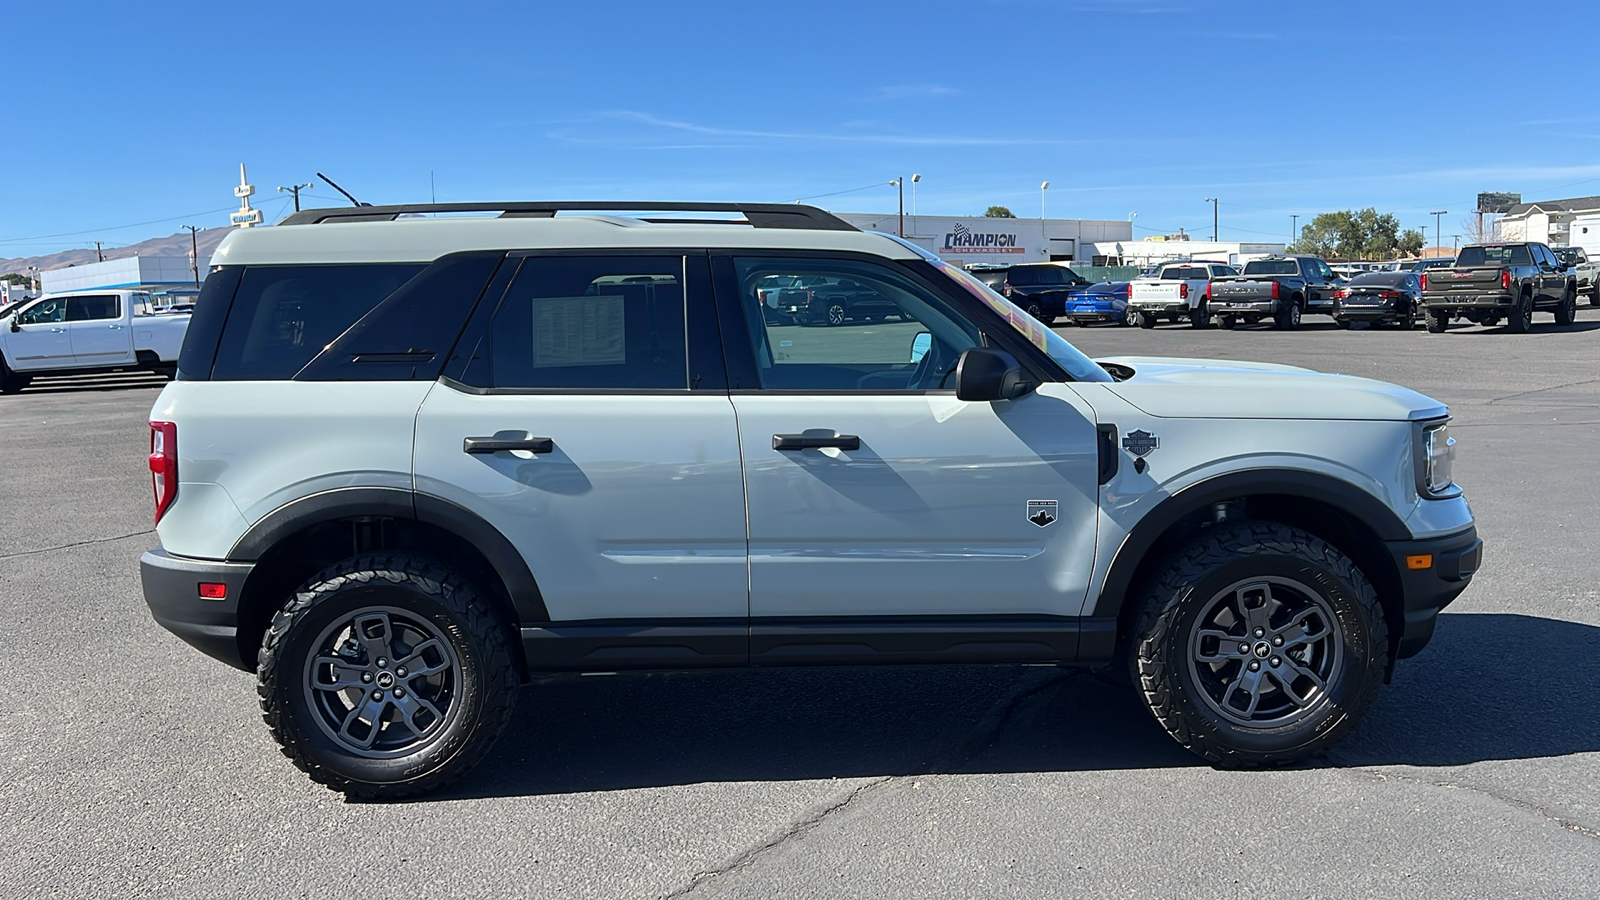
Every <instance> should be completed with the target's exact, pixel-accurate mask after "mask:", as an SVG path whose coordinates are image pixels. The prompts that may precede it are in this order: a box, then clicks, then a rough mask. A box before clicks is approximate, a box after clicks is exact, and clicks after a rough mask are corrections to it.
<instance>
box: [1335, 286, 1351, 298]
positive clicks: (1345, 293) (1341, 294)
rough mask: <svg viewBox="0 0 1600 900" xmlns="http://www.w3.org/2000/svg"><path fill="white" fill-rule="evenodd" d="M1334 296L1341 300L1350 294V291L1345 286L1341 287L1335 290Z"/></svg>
mask: <svg viewBox="0 0 1600 900" xmlns="http://www.w3.org/2000/svg"><path fill="white" fill-rule="evenodd" d="M1333 296H1334V297H1336V298H1338V299H1340V300H1343V299H1344V298H1346V297H1348V296H1350V292H1349V291H1347V290H1345V289H1344V288H1339V289H1338V290H1336V291H1334V292H1333Z"/></svg>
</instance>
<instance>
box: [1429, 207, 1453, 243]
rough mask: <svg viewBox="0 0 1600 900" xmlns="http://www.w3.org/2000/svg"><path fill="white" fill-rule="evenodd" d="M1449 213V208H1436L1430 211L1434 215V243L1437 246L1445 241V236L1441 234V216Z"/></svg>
mask: <svg viewBox="0 0 1600 900" xmlns="http://www.w3.org/2000/svg"><path fill="white" fill-rule="evenodd" d="M1449 214H1450V210H1448V209H1436V210H1434V211H1433V212H1431V213H1428V215H1430V216H1433V245H1434V246H1435V247H1438V246H1440V245H1442V244H1443V243H1444V238H1443V237H1442V236H1440V225H1439V221H1440V217H1442V216H1447V215H1449Z"/></svg>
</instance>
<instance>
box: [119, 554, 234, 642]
mask: <svg viewBox="0 0 1600 900" xmlns="http://www.w3.org/2000/svg"><path fill="white" fill-rule="evenodd" d="M254 567H255V564H254V563H230V562H216V561H214V560H208V559H186V558H184V557H181V556H173V555H172V554H170V553H168V552H167V551H165V550H150V551H148V552H146V553H145V554H144V555H143V556H141V557H139V577H140V580H141V581H143V582H144V602H145V603H146V604H148V605H149V607H150V614H151V615H152V616H153V617H154V618H155V620H156V622H157V623H158V624H159V625H161V627H163V628H165V629H167V630H168V631H170V632H172V633H173V634H175V635H177V636H178V637H180V638H183V640H184V641H185V642H187V643H188V644H190V645H191V646H193V647H194V648H195V649H197V650H199V651H200V652H201V653H204V654H205V655H207V656H210V657H213V658H215V659H220V660H222V661H223V662H225V663H227V664H228V665H230V666H235V667H237V668H240V669H246V670H249V669H253V668H255V666H254V665H253V662H254V661H253V660H249V661H247V660H245V659H244V658H243V655H242V654H241V653H240V650H239V594H240V592H242V591H243V590H244V582H245V579H246V578H249V577H250V571H251V569H253V568H254ZM201 582H206V583H210V584H224V585H227V596H226V598H225V599H222V600H207V599H205V598H203V597H201V596H200V584H201Z"/></svg>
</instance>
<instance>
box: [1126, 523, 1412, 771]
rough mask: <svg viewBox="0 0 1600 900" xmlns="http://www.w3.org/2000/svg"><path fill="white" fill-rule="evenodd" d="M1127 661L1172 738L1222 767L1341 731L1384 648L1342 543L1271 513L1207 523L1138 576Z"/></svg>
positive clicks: (1326, 741)
mask: <svg viewBox="0 0 1600 900" xmlns="http://www.w3.org/2000/svg"><path fill="white" fill-rule="evenodd" d="M1133 641H1134V643H1133V646H1132V652H1131V653H1130V654H1129V656H1130V662H1129V665H1130V672H1131V674H1132V676H1133V679H1134V682H1135V684H1136V685H1137V686H1138V688H1139V690H1140V692H1141V693H1142V694H1143V696H1144V699H1145V702H1146V703H1147V704H1148V705H1149V708H1150V711H1151V712H1152V713H1153V714H1154V715H1155V717H1156V720H1157V721H1158V722H1160V723H1161V726H1162V727H1163V728H1165V729H1166V730H1167V732H1168V733H1169V734H1171V735H1172V736H1173V738H1175V739H1176V740H1177V741H1178V743H1180V744H1182V745H1183V746H1185V747H1187V748H1189V749H1190V750H1191V751H1193V752H1195V753H1197V754H1199V755H1200V756H1203V757H1205V758H1206V759H1208V760H1210V761H1211V762H1213V763H1216V764H1218V765H1221V766H1227V767H1244V766H1260V765H1269V764H1275V763H1286V762H1291V761H1294V760H1297V759H1302V758H1305V757H1308V756H1312V755H1315V754H1317V753H1319V752H1321V751H1322V750H1324V749H1326V748H1327V747H1329V746H1331V745H1332V744H1334V743H1335V742H1337V741H1338V740H1339V739H1340V738H1342V737H1343V736H1344V735H1345V734H1346V733H1347V732H1348V731H1349V730H1350V729H1351V728H1353V727H1354V726H1355V724H1356V722H1357V721H1358V720H1359V719H1360V718H1361V715H1362V714H1363V713H1364V712H1365V711H1366V709H1367V707H1368V706H1370V705H1371V704H1372V701H1373V699H1374V698H1375V697H1376V696H1377V692H1378V687H1379V685H1380V684H1381V683H1382V681H1383V673H1384V669H1385V667H1386V666H1387V665H1388V660H1389V636H1388V629H1387V626H1386V624H1385V621H1384V618H1383V611H1382V609H1381V608H1380V606H1379V604H1378V596H1377V593H1376V592H1375V591H1374V590H1373V588H1372V585H1371V584H1370V583H1369V582H1368V581H1367V579H1366V577H1365V576H1364V575H1363V574H1362V573H1361V571H1360V570H1359V569H1357V568H1356V566H1355V564H1354V563H1352V562H1351V561H1350V559H1349V558H1347V557H1346V556H1345V555H1344V554H1342V553H1340V552H1339V551H1338V550H1337V549H1335V548H1334V547H1333V546H1332V545H1330V544H1328V543H1327V542H1325V541H1323V540H1321V539H1320V538H1317V537H1315V536H1313V535H1311V534H1309V533H1307V532H1304V531H1301V530H1299V529H1297V528H1290V527H1288V526H1285V525H1279V524H1276V523H1271V522H1251V523H1245V524H1241V525H1235V526H1218V527H1217V528H1214V529H1212V530H1211V531H1210V532H1209V533H1208V534H1206V535H1205V536H1204V537H1202V538H1200V539H1199V540H1196V541H1195V542H1193V543H1191V544H1190V545H1188V546H1187V547H1185V548H1184V549H1183V550H1181V551H1179V552H1177V553H1175V554H1174V555H1173V556H1172V557H1171V558H1170V559H1169V560H1167V561H1166V563H1165V564H1164V565H1163V566H1162V568H1161V569H1160V570H1159V572H1158V573H1157V574H1156V576H1155V578H1154V580H1153V581H1152V583H1151V587H1150V590H1149V592H1148V594H1147V595H1146V598H1145V605H1144V608H1143V610H1142V611H1141V615H1140V617H1139V621H1138V625H1137V627H1136V628H1135V630H1134V634H1133Z"/></svg>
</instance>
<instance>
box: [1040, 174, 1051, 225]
mask: <svg viewBox="0 0 1600 900" xmlns="http://www.w3.org/2000/svg"><path fill="white" fill-rule="evenodd" d="M1048 190H1050V182H1048V181H1044V182H1040V183H1039V221H1041V222H1043V221H1044V192H1045V191H1048Z"/></svg>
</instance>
